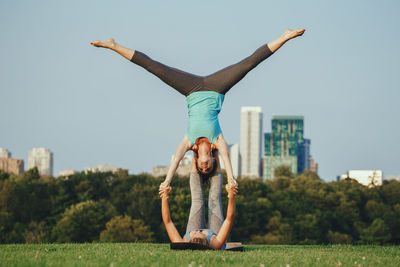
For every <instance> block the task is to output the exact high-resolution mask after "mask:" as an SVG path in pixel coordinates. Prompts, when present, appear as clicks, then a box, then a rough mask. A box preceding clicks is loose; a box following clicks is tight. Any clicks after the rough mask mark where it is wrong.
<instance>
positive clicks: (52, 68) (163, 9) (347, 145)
mask: <svg viewBox="0 0 400 267" xmlns="http://www.w3.org/2000/svg"><path fill="white" fill-rule="evenodd" d="M399 11H400V2H399V1H396V0H392V1H390V0H384V1H372V0H370V1H365V0H362V1H361V0H355V1H345V0H336V1H318V0H315V1H307V0H306V1H288V0H285V1H265V0H264V1H232V0H230V1H225V0H222V1H209V0H203V1H183V0H182V1H77V0H70V1H52V0H49V1H43V0H38V1H27V0H20V1H12V0H2V1H0V33H1V42H0V48H1V49H0V147H3V148H6V149H8V150H9V151H10V152H11V153H12V157H14V158H20V159H24V160H25V168H27V165H28V163H27V160H28V151H30V150H31V149H32V148H34V147H45V148H49V149H50V150H51V151H52V152H53V153H54V174H55V175H56V176H57V175H58V173H59V172H60V171H61V170H64V169H67V168H72V169H75V170H83V168H85V167H95V166H97V165H99V164H111V165H116V166H117V167H121V168H126V169H129V173H134V174H135V173H141V172H150V170H151V167H153V166H157V165H168V164H169V161H170V159H171V156H172V154H173V153H174V152H175V149H176V146H177V144H178V143H179V142H180V141H181V139H182V138H183V136H184V134H185V130H186V124H187V108H186V100H185V98H184V96H182V95H180V94H179V93H177V92H176V91H175V90H174V89H172V88H170V87H168V86H167V85H165V84H163V83H162V82H161V81H160V80H159V79H158V78H156V77H154V76H153V75H152V74H150V73H148V72H147V71H145V70H144V69H142V68H140V67H139V66H136V65H135V64H133V63H131V62H129V61H127V60H125V59H124V58H122V57H121V56H119V55H118V54H116V53H114V52H112V51H109V50H105V49H101V48H95V47H92V46H91V45H90V42H91V41H93V40H104V39H108V38H111V37H113V38H115V40H116V41H117V42H118V43H120V44H121V45H123V46H126V47H129V48H131V49H135V50H138V51H141V52H144V53H145V54H147V55H149V56H150V57H152V58H153V59H156V60H158V61H160V62H163V63H164V64H167V65H169V66H173V67H176V68H179V69H182V70H185V71H187V72H190V73H194V74H197V75H208V74H211V73H213V72H215V71H217V70H219V69H221V68H224V67H226V66H228V65H231V64H233V63H236V62H238V61H240V60H241V59H243V58H245V57H247V56H248V55H250V54H251V53H252V52H253V51H254V50H256V49H257V48H258V47H260V46H261V45H263V44H265V43H267V42H269V41H272V40H274V39H276V38H278V37H279V36H280V35H281V34H282V33H283V32H284V31H285V29H287V28H291V29H295V28H305V29H306V32H305V34H304V35H303V36H302V37H299V38H296V39H294V40H291V41H290V42H288V43H286V44H285V45H284V46H283V47H282V48H281V49H280V50H279V51H277V52H276V53H275V54H274V55H273V56H271V57H270V58H269V59H268V60H266V61H265V62H263V63H261V64H260V65H259V66H258V67H257V68H256V69H254V70H253V71H251V72H250V73H249V74H248V75H247V76H246V77H245V78H244V79H243V80H242V81H240V82H239V83H238V84H237V85H236V86H234V87H233V88H232V89H231V90H230V91H229V92H228V94H227V95H226V97H225V101H224V105H223V108H222V111H221V113H220V116H219V119H220V124H221V128H222V131H223V133H224V137H225V139H226V140H227V142H228V143H230V144H233V143H239V140H240V109H241V107H242V106H260V107H262V111H263V118H264V119H263V125H264V129H263V132H269V131H270V130H271V117H272V116H273V115H301V116H304V124H305V132H304V135H305V137H306V138H309V139H311V154H312V156H313V158H314V160H315V161H316V162H318V164H319V175H320V177H321V178H322V179H324V180H325V181H331V180H334V179H336V176H337V175H340V174H343V173H345V172H346V171H347V170H350V169H381V170H383V172H384V175H400V160H399V158H400V157H399V152H400V143H399V142H398V139H399V132H400V123H399V122H400V120H399V115H400V111H399V108H398V105H399V100H400V86H399V74H400V72H399V70H400V68H399V67H400V52H399V47H400V35H399V29H398V27H399V25H400V17H399V16H398V13H399Z"/></svg>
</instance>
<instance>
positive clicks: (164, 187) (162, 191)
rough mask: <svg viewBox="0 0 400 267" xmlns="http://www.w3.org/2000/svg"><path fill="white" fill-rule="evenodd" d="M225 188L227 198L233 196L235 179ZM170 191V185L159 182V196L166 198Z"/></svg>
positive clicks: (235, 193)
mask: <svg viewBox="0 0 400 267" xmlns="http://www.w3.org/2000/svg"><path fill="white" fill-rule="evenodd" d="M225 189H226V192H228V198H231V197H235V196H236V195H237V193H238V190H239V189H238V186H237V183H236V181H235V184H229V183H228V184H226V185H225ZM171 191H172V187H171V186H170V185H169V183H166V182H163V183H161V184H160V187H159V189H158V194H159V195H160V198H168V194H169V193H171Z"/></svg>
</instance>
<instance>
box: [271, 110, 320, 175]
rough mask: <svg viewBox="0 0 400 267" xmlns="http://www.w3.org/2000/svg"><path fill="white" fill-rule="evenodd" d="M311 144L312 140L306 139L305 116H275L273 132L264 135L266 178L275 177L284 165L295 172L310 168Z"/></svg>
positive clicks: (273, 118)
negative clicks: (276, 171) (279, 168)
mask: <svg viewBox="0 0 400 267" xmlns="http://www.w3.org/2000/svg"><path fill="white" fill-rule="evenodd" d="M310 145H311V140H309V139H304V117H303V116H273V117H272V128H271V132H270V133H265V135H264V148H265V150H264V175H263V177H264V180H270V179H273V178H274V171H275V169H276V168H277V167H279V166H282V165H286V166H289V168H290V170H291V171H292V173H293V174H298V173H301V172H303V170H310V168H311V166H310V163H311V162H310V157H311V156H310ZM312 164H316V163H315V162H313V161H312ZM313 167H315V165H313Z"/></svg>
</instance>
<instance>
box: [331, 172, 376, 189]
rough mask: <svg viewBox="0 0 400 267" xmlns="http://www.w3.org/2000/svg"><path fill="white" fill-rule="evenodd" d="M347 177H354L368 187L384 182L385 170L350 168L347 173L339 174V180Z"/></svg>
mask: <svg viewBox="0 0 400 267" xmlns="http://www.w3.org/2000/svg"><path fill="white" fill-rule="evenodd" d="M346 178H350V179H354V180H356V181H357V182H359V183H360V184H363V185H366V186H368V187H372V186H379V185H382V182H383V172H382V170H349V171H348V172H347V173H345V174H342V175H340V176H339V180H344V179H346Z"/></svg>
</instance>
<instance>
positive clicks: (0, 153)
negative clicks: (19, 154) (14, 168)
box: [0, 147, 11, 159]
mask: <svg viewBox="0 0 400 267" xmlns="http://www.w3.org/2000/svg"><path fill="white" fill-rule="evenodd" d="M0 158H3V159H8V158H11V153H10V152H9V151H8V150H7V149H5V148H1V147H0Z"/></svg>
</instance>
